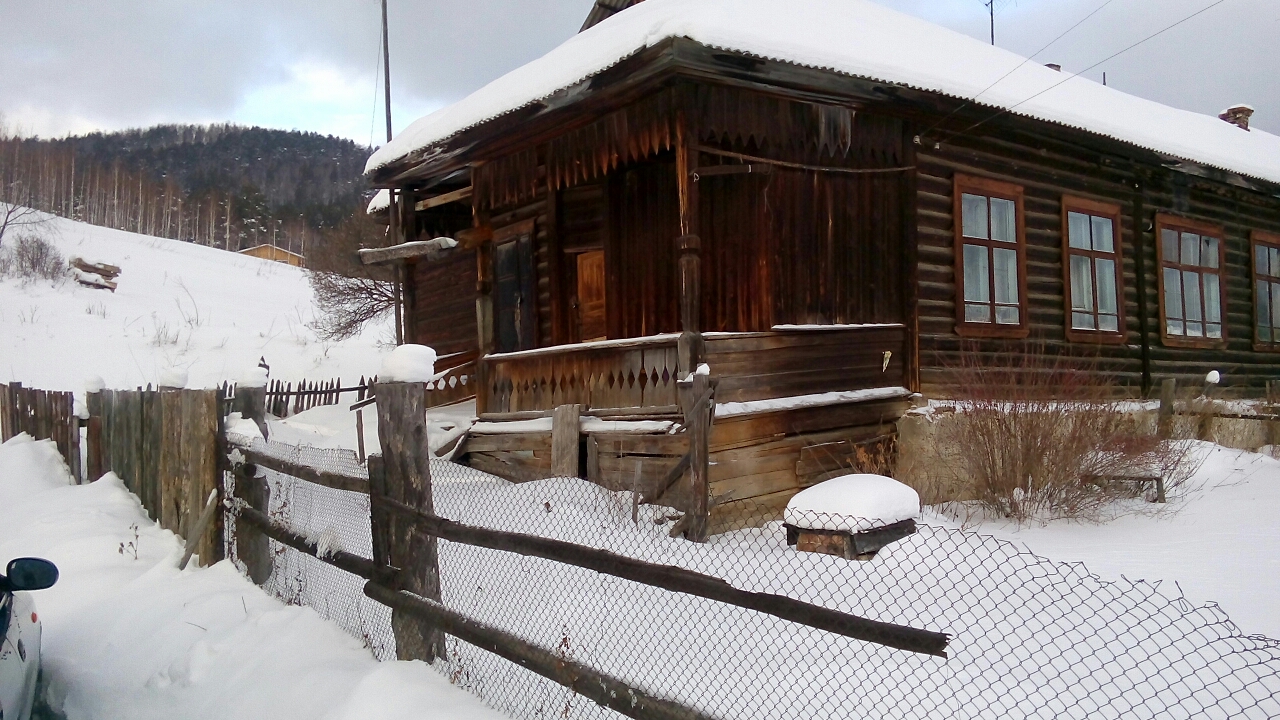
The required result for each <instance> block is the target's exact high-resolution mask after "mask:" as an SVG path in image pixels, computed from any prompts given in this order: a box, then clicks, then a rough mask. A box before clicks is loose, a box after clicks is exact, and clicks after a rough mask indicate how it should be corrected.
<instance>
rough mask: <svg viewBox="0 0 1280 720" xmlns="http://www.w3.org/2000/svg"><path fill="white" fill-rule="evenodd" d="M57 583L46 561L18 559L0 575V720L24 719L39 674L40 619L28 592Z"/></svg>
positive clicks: (25, 719) (32, 699) (33, 697)
mask: <svg viewBox="0 0 1280 720" xmlns="http://www.w3.org/2000/svg"><path fill="white" fill-rule="evenodd" d="M57 581H58V568H57V567H55V566H54V564H53V563H51V562H49V561H48V560H40V559H38V558H18V559H17V560H14V561H12V562H10V563H9V567H8V568H7V569H6V570H5V574H4V575H0V720H27V719H28V718H29V717H31V704H32V702H34V701H35V697H36V678H37V677H38V675H39V673H40V617H39V616H38V615H37V614H36V606H35V603H34V602H33V601H32V600H31V595H30V594H29V593H28V592H26V591H30V590H43V589H45V588H47V587H52V586H53V584H54V583H55V582H57Z"/></svg>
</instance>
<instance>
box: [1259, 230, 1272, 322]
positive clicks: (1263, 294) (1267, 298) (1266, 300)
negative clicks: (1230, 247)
mask: <svg viewBox="0 0 1280 720" xmlns="http://www.w3.org/2000/svg"><path fill="white" fill-rule="evenodd" d="M1258 249H1259V250H1262V249H1264V248H1258ZM1270 288H1271V283H1266V282H1262V283H1258V308H1257V311H1258V315H1257V317H1258V342H1271V295H1270V293H1269V292H1268V290H1269V289H1270Z"/></svg>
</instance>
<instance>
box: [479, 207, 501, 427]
mask: <svg viewBox="0 0 1280 720" xmlns="http://www.w3.org/2000/svg"><path fill="white" fill-rule="evenodd" d="M488 221H489V218H488V217H487V216H481V215H480V214H478V213H477V214H476V216H475V227H481V226H483V225H487V224H488ZM476 333H477V334H478V336H479V337H478V338H477V341H478V342H477V349H478V350H479V357H478V358H477V359H476V380H477V385H476V412H478V413H482V412H492V411H493V410H495V409H496V408H491V407H489V367H488V362H487V360H486V359H485V357H486V356H487V355H488V354H489V353H491V352H493V242H492V241H488V240H486V241H484V242H482V243H480V245H479V247H477V248H476ZM502 409H503V410H505V409H506V408H502Z"/></svg>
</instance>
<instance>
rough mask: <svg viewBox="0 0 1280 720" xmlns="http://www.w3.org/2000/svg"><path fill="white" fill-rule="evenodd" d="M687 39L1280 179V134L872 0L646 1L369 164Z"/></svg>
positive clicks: (410, 131) (441, 116) (418, 127)
mask: <svg viewBox="0 0 1280 720" xmlns="http://www.w3.org/2000/svg"><path fill="white" fill-rule="evenodd" d="M681 37H683V38H688V39H690V40H693V41H695V42H698V43H701V44H703V45H706V46H709V47H713V48H717V49H720V50H724V51H729V52H738V53H744V54H748V55H753V56H757V57H762V58H766V59H772V60H777V61H782V62H788V63H792V64H796V65H801V66H806V67H813V68H820V69H826V70H831V71H834V72H839V73H844V74H847V75H851V76H856V77H861V78H866V79H869V80H873V81H878V82H887V83H896V84H901V85H906V86H910V87H913V88H917V89H920V90H927V91H933V92H938V93H943V94H946V95H950V96H954V97H957V98H964V99H972V98H974V97H975V96H977V95H978V94H979V93H982V95H981V97H979V98H978V101H979V102H980V103H981V104H982V105H986V106H990V107H993V108H1005V109H1012V111H1013V112H1014V113H1016V114H1018V115H1025V116H1028V117H1032V118H1037V119H1040V120H1046V121H1049V122H1055V123H1060V124H1063V125H1067V126H1071V127H1075V128H1080V129H1084V130H1088V131H1091V132H1094V133H1098V134H1101V135H1105V136H1109V137H1112V138H1115V139H1117V140H1121V141H1124V142H1128V143H1132V144H1134V145H1137V146H1139V147H1142V148H1146V149H1148V150H1153V151H1156V152H1160V153H1165V154H1168V155H1172V156H1175V157H1178V158H1182V159H1184V160H1190V161H1192V162H1196V163H1199V164H1202V165H1207V166H1212V167H1216V168H1219V169H1223V170H1230V171H1234V172H1237V173H1240V174H1242V175H1249V176H1253V177H1256V178H1260V179H1264V180H1269V181H1271V182H1280V137H1277V136H1275V135H1272V134H1270V133H1266V132H1263V131H1261V130H1256V129H1255V130H1252V131H1248V130H1244V129H1241V128H1239V127H1236V126H1234V125H1232V124H1230V123H1227V122H1223V121H1222V120H1219V119H1218V118H1216V117H1212V116H1209V115H1202V114H1199V113H1193V112H1189V111H1186V110H1179V109H1176V108H1171V107H1168V106H1166V105H1162V104H1160V103H1157V102H1153V101H1151V100H1145V99H1142V98H1139V97H1134V96H1132V95H1128V94H1126V93H1123V92H1120V91H1119V90H1116V89H1115V88H1110V87H1106V86H1104V85H1101V84H1099V83H1096V82H1093V81H1092V80H1088V79H1086V78H1083V77H1078V76H1071V75H1070V74H1068V73H1062V72H1058V71H1055V70H1052V69H1050V68H1047V67H1045V66H1043V65H1042V64H1040V63H1039V62H1037V61H1030V62H1025V64H1023V63H1024V60H1025V59H1024V58H1023V57H1022V56H1020V55H1017V54H1015V53H1012V52H1009V51H1007V50H1003V49H1000V48H998V47H993V46H991V45H988V44H986V43H984V42H981V41H979V40H976V39H974V38H971V37H969V36H967V35H963V34H960V33H957V32H954V31H952V30H948V29H946V28H943V27H939V26H937V25H934V24H932V23H929V22H926V21H924V20H921V19H919V18H915V17H912V16H910V15H905V14H903V13H899V12H896V11H894V10H890V9H888V8H885V7H882V6H880V5H876V4H875V3H873V2H870V0H790V1H789V2H782V1H781V0H646V1H645V2H643V3H640V4H638V5H635V6H634V7H631V8H628V9H627V10H626V11H625V12H620V13H618V14H617V15H614V16H613V17H610V18H609V19H607V20H605V21H604V22H602V23H600V24H599V25H596V26H595V27H593V28H590V29H588V30H586V31H585V32H582V33H580V34H578V35H575V36H573V37H572V38H570V39H569V40H567V41H565V42H564V44H562V45H560V46H559V47H557V48H556V49H554V50H552V51H551V52H549V53H547V54H546V55H544V56H542V57H541V58H539V59H537V60H534V61H533V62H530V63H528V64H527V65H524V66H522V67H519V68H517V69H515V70H513V71H511V72H509V73H507V74H506V75H504V76H502V77H500V78H498V79H497V80H494V81H493V82H491V83H489V84H488V85H486V86H484V87H482V88H480V89H479V90H477V91H475V92H474V93H472V94H471V95H469V96H467V97H466V98H464V99H462V100H460V101H458V102H456V103H454V104H452V105H449V106H448V107H445V108H442V109H441V110H438V111H436V112H434V113H432V114H430V115H427V116H426V117H423V118H420V119H419V120H417V121H415V122H414V123H413V124H412V125H410V126H409V127H408V128H406V129H405V130H404V131H403V132H401V133H400V134H399V135H398V136H397V137H396V138H395V139H394V140H392V141H391V142H389V143H387V144H386V145H384V146H383V147H382V148H380V149H379V150H378V151H377V152H375V153H374V154H373V155H372V156H371V157H370V158H369V161H368V164H367V165H366V167H365V170H366V172H371V171H373V170H376V169H378V168H380V167H383V166H385V165H388V164H390V163H392V162H394V161H396V160H398V159H400V158H402V157H404V156H406V155H408V154H410V153H413V152H416V151H418V150H422V149H425V148H429V147H430V146H432V145H434V144H436V143H439V142H441V141H442V140H445V139H447V138H449V137H451V136H453V135H455V134H457V133H459V132H461V131H463V130H466V129H468V128H470V127H473V126H475V125H478V124H480V123H483V122H485V121H487V120H491V119H493V118H495V117H498V116H500V115H504V114H506V113H509V112H512V111H514V110H517V109H519V108H521V107H524V106H526V105H529V104H530V103H533V102H536V101H538V100H540V99H542V98H545V97H547V96H549V95H552V94H554V93H556V92H557V91H560V90H563V89H565V88H568V87H571V86H573V85H575V84H577V83H579V82H581V81H582V80H585V79H587V78H589V77H592V76H594V75H596V74H599V73H600V72H602V71H604V70H606V69H608V68H609V67H611V66H613V65H615V64H617V63H618V62H620V61H621V60H623V59H625V58H627V57H629V56H631V55H633V54H635V53H636V52H638V51H640V50H643V49H644V48H647V47H650V46H653V45H656V44H658V43H660V42H662V41H665V40H667V39H670V38H681ZM1020 65H1021V66H1020ZM1015 68H1016V70H1015ZM1011 71H1013V72H1012V73H1011V74H1009V76H1008V77H1005V78H1004V79H1003V80H1000V82H998V83H997V84H996V85H995V86H994V87H992V88H991V89H989V90H987V87H988V86H989V85H991V84H992V83H996V81H997V80H999V79H1000V78H1001V77H1002V76H1004V75H1005V74H1006V73H1010V72H1011ZM1064 80H1065V81H1066V82H1063V81H1064ZM1059 83H1061V84H1059ZM1050 88H1052V89H1050ZM984 90H985V92H983V91H984ZM1039 93H1043V94H1039Z"/></svg>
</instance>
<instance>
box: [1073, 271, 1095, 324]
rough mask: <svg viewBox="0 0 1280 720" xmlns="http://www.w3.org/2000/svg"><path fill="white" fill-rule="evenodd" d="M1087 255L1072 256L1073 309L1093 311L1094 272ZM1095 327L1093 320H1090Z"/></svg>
mask: <svg viewBox="0 0 1280 720" xmlns="http://www.w3.org/2000/svg"><path fill="white" fill-rule="evenodd" d="M1089 265H1090V259H1089V257H1088V256H1086V255H1072V256H1071V309H1072V310H1084V311H1085V312H1092V311H1093V272H1092V268H1090V267H1089ZM1089 328H1090V329H1092V328H1093V322H1092V321H1090V322H1089Z"/></svg>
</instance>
